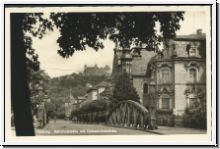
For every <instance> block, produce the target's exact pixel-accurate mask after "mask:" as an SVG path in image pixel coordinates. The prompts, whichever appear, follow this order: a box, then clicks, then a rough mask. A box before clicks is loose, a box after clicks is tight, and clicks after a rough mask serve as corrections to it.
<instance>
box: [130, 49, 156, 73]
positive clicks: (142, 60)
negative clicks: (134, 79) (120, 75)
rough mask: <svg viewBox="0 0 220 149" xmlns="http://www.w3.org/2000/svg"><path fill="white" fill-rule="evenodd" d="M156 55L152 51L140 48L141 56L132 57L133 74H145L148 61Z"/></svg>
mask: <svg viewBox="0 0 220 149" xmlns="http://www.w3.org/2000/svg"><path fill="white" fill-rule="evenodd" d="M155 55H156V53H155V52H153V51H147V50H142V51H141V57H137V59H135V58H133V61H132V67H131V72H132V75H133V76H143V75H146V69H147V66H148V63H149V62H150V60H151V59H152V57H154V56H155Z"/></svg>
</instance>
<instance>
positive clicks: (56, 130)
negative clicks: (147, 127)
mask: <svg viewBox="0 0 220 149" xmlns="http://www.w3.org/2000/svg"><path fill="white" fill-rule="evenodd" d="M36 134H37V135H94V134H95V135H111V134H112V135H117V134H118V135H120V134H133V135H135V134H145V135H146V134H153V133H150V132H146V131H144V130H135V129H128V128H118V127H111V126H106V125H102V124H76V123H73V122H71V121H64V120H57V121H56V122H54V121H53V120H51V121H50V122H49V124H47V125H46V126H45V127H44V128H43V129H37V130H36Z"/></svg>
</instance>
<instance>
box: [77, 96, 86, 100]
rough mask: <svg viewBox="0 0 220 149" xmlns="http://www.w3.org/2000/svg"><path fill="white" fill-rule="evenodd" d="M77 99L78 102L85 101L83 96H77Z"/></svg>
mask: <svg viewBox="0 0 220 149" xmlns="http://www.w3.org/2000/svg"><path fill="white" fill-rule="evenodd" d="M77 99H78V100H86V98H85V96H78V97H77Z"/></svg>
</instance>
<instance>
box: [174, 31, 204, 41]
mask: <svg viewBox="0 0 220 149" xmlns="http://www.w3.org/2000/svg"><path fill="white" fill-rule="evenodd" d="M205 39H206V34H205V33H202V30H201V29H198V30H197V33H196V34H190V35H178V36H176V38H175V40H205Z"/></svg>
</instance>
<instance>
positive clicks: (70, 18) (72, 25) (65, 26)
mask: <svg viewBox="0 0 220 149" xmlns="http://www.w3.org/2000/svg"><path fill="white" fill-rule="evenodd" d="M51 18H52V20H53V21H54V24H55V25H56V27H58V28H59V29H60V33H61V36H60V37H59V39H58V40H57V42H58V43H59V47H60V49H59V50H58V53H59V54H60V55H61V56H62V57H65V58H68V57H69V56H72V55H73V53H74V52H75V51H82V50H86V47H87V46H88V47H91V48H94V49H95V50H98V49H100V48H104V46H103V43H102V42H101V40H100V39H107V38H108V37H109V36H110V39H111V40H113V41H115V42H116V41H117V42H119V46H121V47H123V48H124V47H130V45H131V44H132V43H133V44H135V45H136V46H142V45H143V44H145V45H146V49H148V50H158V45H159V44H160V42H161V40H162V39H166V38H173V37H175V31H176V30H178V29H179V28H180V24H179V21H180V20H183V12H132V13H128V12H123V13H122V12H120V13H56V14H55V13H52V14H51ZM157 21H158V22H160V25H161V28H160V31H161V32H162V36H160V35H157V34H156V30H155V23H156V22H157Z"/></svg>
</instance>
